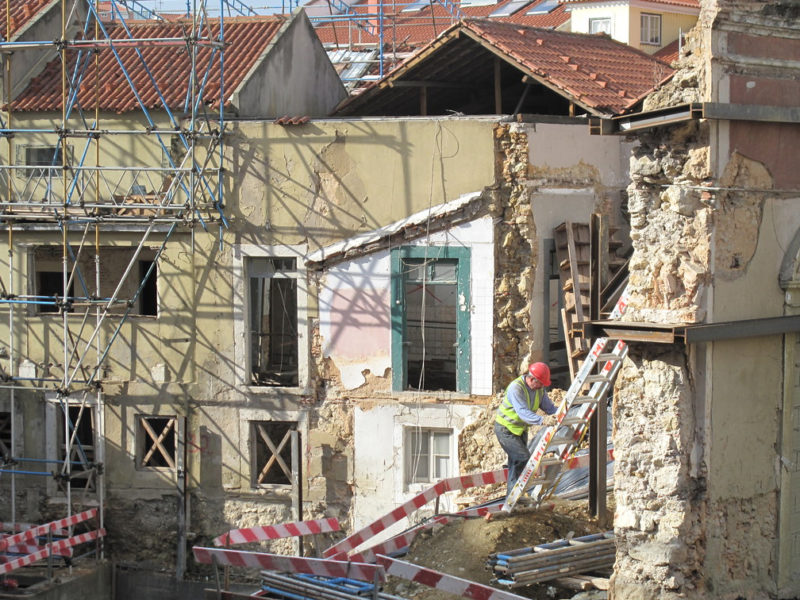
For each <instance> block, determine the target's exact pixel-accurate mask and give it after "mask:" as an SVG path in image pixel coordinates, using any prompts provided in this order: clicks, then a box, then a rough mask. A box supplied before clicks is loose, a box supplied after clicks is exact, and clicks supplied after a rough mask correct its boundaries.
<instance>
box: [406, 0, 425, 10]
mask: <svg viewBox="0 0 800 600" xmlns="http://www.w3.org/2000/svg"><path fill="white" fill-rule="evenodd" d="M430 4H431V3H430V1H429V0H417V1H416V2H412V3H411V4H409V5H408V6H406V7H405V8H404V9H403V10H401V11H400V12H416V11H418V10H422V9H423V8H425V7H426V6H430Z"/></svg>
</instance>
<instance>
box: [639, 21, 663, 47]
mask: <svg viewBox="0 0 800 600" xmlns="http://www.w3.org/2000/svg"><path fill="white" fill-rule="evenodd" d="M642 43H643V44H653V45H655V46H660V45H661V15H651V14H647V13H642Z"/></svg>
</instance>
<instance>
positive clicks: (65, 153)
mask: <svg viewBox="0 0 800 600" xmlns="http://www.w3.org/2000/svg"><path fill="white" fill-rule="evenodd" d="M212 1H213V4H214V6H212ZM31 4H33V5H34V6H39V8H38V9H36V8H34V9H31V8H30V5H31ZM102 4H103V5H104V6H103V14H102V15H101V10H100V5H101V3H100V2H99V1H98V0H61V2H60V36H59V38H58V39H56V40H52V39H50V40H42V41H34V40H31V39H28V38H27V37H26V36H23V35H18V33H19V31H20V30H21V29H22V27H21V24H20V23H19V19H20V18H21V17H20V14H19V13H20V12H22V15H23V16H24V18H25V19H26V21H25V22H26V24H27V23H32V22H34V21H35V20H36V19H37V18H38V17H39V16H40V13H41V12H44V11H51V10H53V11H54V10H56V9H55V8H51V6H50V5H48V4H46V3H40V4H38V5H36V4H34V3H30V2H25V1H24V0H4V5H5V15H4V17H0V24H1V23H2V21H3V20H4V21H5V31H4V32H3V33H4V34H5V35H4V36H3V37H2V41H0V57H1V58H2V61H3V63H4V64H3V86H4V91H3V104H4V106H3V110H2V113H0V136H2V137H3V138H4V140H5V144H3V145H4V146H5V151H6V155H5V156H3V161H2V164H0V185H2V188H4V189H3V190H2V192H0V228H2V229H5V232H6V235H7V244H8V263H7V265H6V268H5V272H4V273H0V309H2V310H5V312H6V315H7V327H8V342H7V348H6V349H5V353H4V354H5V356H3V358H5V359H6V360H5V361H4V366H3V365H2V364H0V387H2V388H3V389H5V390H7V395H6V398H7V399H8V404H9V407H10V420H9V422H10V428H11V431H10V443H9V444H2V443H0V445H2V446H3V448H2V449H3V456H2V465H0V477H2V478H6V479H10V484H9V487H10V510H9V512H10V514H9V517H10V520H11V522H16V521H17V518H18V514H17V512H18V511H17V506H16V498H17V494H18V485H19V481H20V478H21V477H25V478H26V479H23V480H22V481H30V479H29V478H31V477H34V476H39V477H43V478H48V480H49V481H53V482H55V484H54V485H53V484H51V483H48V486H49V487H50V489H51V490H53V489H57V490H60V491H61V492H62V493H63V494H64V497H65V499H66V512H67V515H70V514H72V513H73V506H77V505H78V504H80V505H82V506H87V505H88V506H91V505H95V506H96V507H97V508H98V510H99V522H100V527H102V526H103V508H104V500H105V484H104V463H105V431H104V420H103V415H104V410H103V407H104V392H103V385H104V369H105V368H106V365H107V363H108V360H109V352H110V350H111V348H112V346H113V345H114V343H115V341H116V340H118V338H119V337H120V336H121V335H124V334H123V327H124V325H125V323H126V322H127V321H128V320H129V317H130V316H131V314H133V313H134V312H135V309H136V307H137V306H140V305H141V297H142V294H143V290H146V289H150V288H148V285H151V286H152V282H153V281H154V280H155V276H156V271H157V269H158V264H159V259H160V258H161V255H162V253H163V252H164V249H165V248H166V247H167V245H168V243H170V241H172V240H173V239H174V238H175V237H176V233H177V232H179V231H189V232H191V234H192V236H194V232H195V231H197V230H198V228H200V229H202V230H203V231H204V232H208V233H212V234H215V233H218V234H219V236H220V238H221V236H222V232H223V231H224V229H225V228H226V226H227V221H226V217H225V210H224V202H223V169H222V164H223V153H224V132H225V114H224V105H225V102H224V99H225V85H224V82H225V75H224V68H225V65H224V60H223V55H224V45H225V39H224V30H225V18H224V17H223V15H226V14H250V13H252V11H251V10H250V9H249V8H248V7H247V6H246V5H244V4H243V3H241V2H240V1H239V0H208V2H206V0H193V5H192V7H191V11H190V13H189V14H188V15H186V16H185V17H184V18H183V19H182V20H181V21H180V24H181V26H182V28H183V35H181V36H178V37H146V38H142V37H136V32H137V31H139V30H137V29H136V27H135V26H133V25H131V24H129V22H128V20H129V17H135V18H140V19H141V18H145V19H148V21H147V22H148V23H158V22H159V21H161V20H162V18H161V17H160V16H159V15H157V14H156V13H153V12H152V11H150V10H149V9H147V7H145V6H144V5H142V4H140V3H139V2H136V1H135V0H112V1H111V2H110V3H109V2H103V3H102ZM109 4H110V11H109V8H108V5H109ZM26 5H27V6H26ZM0 6H2V5H0ZM20 7H21V9H22V10H21V11H20V10H19V9H20ZM37 10H38V11H40V13H39V14H37V13H36V12H35V11H37ZM212 15H216V16H212ZM172 22H173V23H174V22H175V20H174V19H173V20H172ZM139 23H141V21H139ZM0 28H1V25H0ZM28 30H29V31H31V30H33V31H35V28H30V27H29V28H28ZM164 46H167V47H170V46H174V47H180V48H183V49H185V51H186V52H187V53H188V54H189V61H188V64H189V67H188V69H187V72H186V73H183V74H181V78H179V79H180V80H181V81H183V82H184V84H185V85H186V94H185V98H184V101H183V103H182V106H174V105H170V103H169V102H168V101H167V99H166V96H165V93H164V90H160V89H159V85H158V82H157V80H156V78H155V77H154V75H153V70H152V69H151V67H150V66H149V65H148V63H147V60H146V57H145V54H146V49H147V48H149V47H164ZM201 52H203V56H204V57H205V58H204V59H203V60H200V53H201ZM30 53H38V54H37V56H42V55H45V56H46V59H47V62H50V59H52V60H56V61H58V62H59V63H60V77H61V81H60V85H61V95H60V102H59V103H58V106H57V107H55V108H54V109H52V111H51V112H50V113H49V114H46V115H45V118H44V122H45V123H46V125H44V126H42V125H41V122H42V119H39V120H38V121H36V123H35V125H36V126H35V127H29V128H26V127H24V125H26V124H33V123H32V121H34V120H33V119H31V118H29V114H28V115H25V114H23V115H22V116H19V113H18V110H19V107H18V102H17V100H18V97H19V94H17V93H15V88H14V85H15V83H16V82H14V81H12V73H15V70H14V62H17V61H19V62H20V63H21V64H23V65H25V64H27V63H25V62H24V61H25V56H26V54H30ZM107 53H111V54H112V55H113V57H114V66H115V68H117V69H119V72H120V73H121V74H122V76H123V77H124V80H125V85H127V86H128V89H129V90H130V92H132V93H133V95H134V96H135V98H136V107H135V109H134V110H135V117H133V116H131V118H126V119H125V126H124V127H119V126H115V127H112V128H104V127H103V126H102V120H103V116H104V114H103V113H104V110H103V107H102V101H101V97H102V95H103V94H104V93H109V92H111V91H113V90H104V89H101V86H100V81H101V73H100V56H101V55H106V54H107ZM123 53H125V54H126V56H125V60H123V57H122V54H123ZM12 61H13V62H12ZM39 64H42V61H41V59H39ZM134 70H135V72H136V74H137V75H138V76H134V74H133V71H134ZM142 73H144V74H145V77H142V76H141V74H142ZM92 80H93V82H94V86H93V91H90V93H88V94H87V93H86V91H85V90H86V85H83V84H84V83H85V82H87V81H89V82H91V81H92ZM212 81H213V82H215V84H218V87H219V90H218V96H217V97H216V98H214V99H213V100H212V99H211V98H209V97H207V95H206V91H207V88H208V86H209V83H210V82H212ZM185 82H188V84H186V83H185ZM82 85H83V87H82ZM215 87H216V85H215ZM145 89H146V90H147V91H148V92H152V91H153V90H155V92H156V95H157V98H158V101H157V102H156V103H155V105H153V104H152V103H151V104H147V103H145V102H144V101H143V99H142V92H143V91H144V90H145ZM17 91H18V90H17ZM79 92H80V93H79ZM150 96H152V94H150ZM209 105H211V106H212V107H213V109H214V112H213V113H211V114H209V111H208V107H209ZM58 112H60V116H59V115H58ZM130 114H133V113H130ZM38 116H39V117H41V116H42V115H41V113H40V114H39V115H38ZM133 138H136V139H140V140H143V141H142V142H141V143H142V144H143V145H147V144H152V145H154V147H155V148H157V149H160V153H161V160H160V161H157V160H155V159H153V158H152V157H151V158H149V159H148V158H147V157H144V158H142V157H139V156H134V155H133V154H134V153H131V155H127V156H124V157H122V160H120V162H119V164H114V154H113V152H109V150H111V149H113V148H114V146H119V144H118V143H117V141H116V140H122V139H124V140H126V142H127V143H128V146H130V144H133V142H132V141H130V140H132V139H133ZM42 140H53V141H52V144H51V145H45V146H37V144H41V142H42ZM137 143H139V142H137ZM0 152H2V148H0ZM153 155H156V156H157V151H155V152H154V153H153ZM121 231H124V232H126V235H128V236H132V237H133V238H135V237H137V236H138V243H136V244H135V245H131V247H130V248H129V249H128V253H127V264H126V266H124V268H118V266H117V267H115V268H114V269H111V268H109V267H108V265H106V264H104V261H103V259H102V254H103V252H102V251H101V249H102V248H104V247H106V246H104V244H107V245H108V246H109V247H110V246H113V245H114V241H115V235H116V236H118V235H119V232H121ZM19 236H23V237H26V238H27V240H28V241H29V243H30V239H31V237H34V238H35V237H36V236H40V237H41V239H42V243H43V244H47V243H48V240H49V241H50V242H51V243H50V246H49V248H50V250H51V252H53V253H54V252H55V250H53V249H54V248H56V247H58V248H60V250H59V253H60V268H59V274H58V276H55V275H54V274H53V273H49V275H51V276H52V277H51V278H50V280H49V281H45V279H44V277H43V276H41V274H38V273H36V272H35V269H34V261H35V259H36V258H37V257H36V250H35V249H34V250H31V249H28V248H24V249H22V248H20V247H19V242H18V237H19ZM55 239H58V240H59V241H58V243H55ZM192 240H194V238H193V237H192ZM145 256H146V257H147V260H145V261H142V257H145ZM143 264H144V265H146V266H147V268H146V269H145V270H142V265H143ZM36 275H40V277H39V279H37V278H36ZM110 281H111V282H114V283H113V285H110V284H109V282H110ZM26 282H27V283H26ZM45 284H47V285H45ZM24 286H27V289H25V287H24ZM45 288H47V289H45ZM40 315H43V316H41V317H40ZM37 318H38V319H40V320H42V321H44V320H47V328H48V331H49V333H50V334H51V335H52V338H56V337H57V338H58V347H59V350H58V351H57V353H58V354H59V356H60V361H59V363H55V364H47V365H43V364H39V361H41V359H42V357H43V356H45V353H46V351H45V350H44V349H38V350H31V348H26V347H24V346H23V345H22V343H21V340H23V339H27V337H28V336H29V335H30V333H29V331H28V328H29V327H30V325H31V323H32V322H35V321H36V319H37ZM52 338H51V339H49V340H48V343H49V344H50V349H49V354H47V356H49V357H50V358H52V357H54V356H55V354H56V351H53V349H52V348H53V347H54V346H56V343H55V341H54V340H53V339H52ZM31 392H34V395H35V396H36V397H38V398H40V399H41V397H42V395H43V394H44V395H45V396H46V397H47V402H48V403H49V404H46V406H48V405H49V406H51V407H53V408H55V409H56V410H54V411H52V412H54V413H56V414H60V415H61V416H60V417H59V419H60V420H61V424H60V425H58V426H59V427H62V426H63V430H62V433H60V434H55V433H54V432H53V431H48V432H46V433H45V435H44V436H42V438H45V437H47V436H48V435H58V437H62V436H63V439H60V440H59V441H58V443H57V444H56V445H57V446H58V452H56V456H45V457H44V458H43V457H41V456H31V457H24V456H20V455H19V452H18V447H17V446H18V440H19V439H21V437H22V432H21V431H17V427H18V426H17V420H18V416H17V415H18V411H19V409H20V404H19V403H20V402H21V401H22V398H23V396H24V397H26V398H27V397H28V396H29V395H30V394H31ZM87 432H88V433H87ZM7 439H8V438H7ZM49 443H50V445H51V446H52V445H53V444H52V442H49ZM6 446H7V447H6Z"/></svg>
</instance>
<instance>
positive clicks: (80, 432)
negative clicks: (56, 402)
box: [58, 405, 95, 488]
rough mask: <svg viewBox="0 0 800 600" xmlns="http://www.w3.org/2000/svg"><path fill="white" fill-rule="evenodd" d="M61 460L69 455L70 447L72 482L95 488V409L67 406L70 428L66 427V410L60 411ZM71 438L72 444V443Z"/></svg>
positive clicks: (79, 485)
mask: <svg viewBox="0 0 800 600" xmlns="http://www.w3.org/2000/svg"><path fill="white" fill-rule="evenodd" d="M60 415H61V419H60V429H59V439H61V447H60V449H59V456H58V458H59V460H62V461H63V460H64V459H65V458H66V456H67V446H69V447H70V454H69V460H70V484H71V485H72V487H77V488H93V486H94V483H93V469H94V458H95V454H94V410H93V408H92V407H90V406H84V407H83V409H81V407H80V406H75V405H70V406H68V407H67V416H68V418H69V423H68V427H69V429H68V430H65V427H64V412H63V410H62V411H61V412H60ZM70 440H71V442H72V443H71V445H70Z"/></svg>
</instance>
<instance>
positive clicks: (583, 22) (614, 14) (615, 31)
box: [568, 0, 638, 44]
mask: <svg viewBox="0 0 800 600" xmlns="http://www.w3.org/2000/svg"><path fill="white" fill-rule="evenodd" d="M568 10H569V11H570V23H571V30H572V31H573V32H575V33H589V19H605V18H610V19H611V37H612V38H613V39H615V40H617V41H619V42H622V43H623V44H629V43H630V39H629V37H630V35H629V34H630V22H629V21H630V19H629V16H628V15H629V13H630V9H629V2H627V0H626V1H624V2H596V3H595V2H592V3H591V4H586V5H581V4H575V6H570V7H569V8H568ZM637 41H638V40H637Z"/></svg>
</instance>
